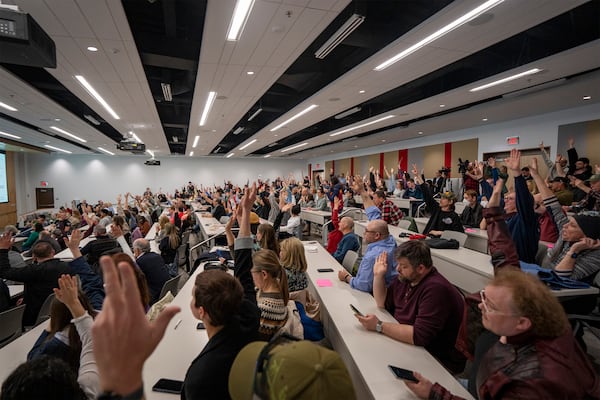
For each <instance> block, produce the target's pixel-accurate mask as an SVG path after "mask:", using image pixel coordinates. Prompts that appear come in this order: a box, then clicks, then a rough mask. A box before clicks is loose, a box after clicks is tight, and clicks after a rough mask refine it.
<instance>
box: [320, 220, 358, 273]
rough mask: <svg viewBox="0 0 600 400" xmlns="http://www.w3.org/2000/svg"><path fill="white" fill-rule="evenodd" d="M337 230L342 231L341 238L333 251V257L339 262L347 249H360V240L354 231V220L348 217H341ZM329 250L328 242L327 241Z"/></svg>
mask: <svg viewBox="0 0 600 400" xmlns="http://www.w3.org/2000/svg"><path fill="white" fill-rule="evenodd" d="M339 230H340V232H341V233H342V235H343V236H342V238H341V240H340V241H339V243H338V245H337V247H336V248H335V251H334V252H333V254H332V255H333V258H335V259H336V260H337V261H338V262H339V263H341V262H342V261H343V260H344V257H345V256H346V253H347V252H348V250H352V251H356V252H358V250H359V249H360V242H359V240H358V236H356V234H355V233H354V220H353V219H352V218H350V217H343V218H342V219H341V220H340V223H339ZM327 245H328V246H327V247H328V250H329V242H327Z"/></svg>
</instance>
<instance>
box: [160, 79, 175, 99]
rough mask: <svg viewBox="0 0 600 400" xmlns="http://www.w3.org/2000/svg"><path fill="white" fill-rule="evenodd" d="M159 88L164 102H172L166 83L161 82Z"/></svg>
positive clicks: (169, 86) (169, 89)
mask: <svg viewBox="0 0 600 400" xmlns="http://www.w3.org/2000/svg"><path fill="white" fill-rule="evenodd" d="M160 87H161V89H162V92H163V98H164V99H165V101H173V94H172V93H171V85H170V84H168V83H162V82H161V84H160Z"/></svg>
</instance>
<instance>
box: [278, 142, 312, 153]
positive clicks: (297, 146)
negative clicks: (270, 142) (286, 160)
mask: <svg viewBox="0 0 600 400" xmlns="http://www.w3.org/2000/svg"><path fill="white" fill-rule="evenodd" d="M307 144H308V142H304V143H300V144H297V145H295V146H292V147H288V148H287V149H283V150H281V152H282V153H285V152H286V151H290V150H294V149H297V148H300V147H302V146H306V145H307Z"/></svg>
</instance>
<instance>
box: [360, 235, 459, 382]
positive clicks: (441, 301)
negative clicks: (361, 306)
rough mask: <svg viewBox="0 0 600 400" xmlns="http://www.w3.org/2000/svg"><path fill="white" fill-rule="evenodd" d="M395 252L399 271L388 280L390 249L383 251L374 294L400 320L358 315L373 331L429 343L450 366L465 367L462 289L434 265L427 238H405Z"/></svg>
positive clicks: (437, 356)
mask: <svg viewBox="0 0 600 400" xmlns="http://www.w3.org/2000/svg"><path fill="white" fill-rule="evenodd" d="M394 257H395V259H396V261H397V262H398V272H399V275H398V279H395V280H394V281H393V282H392V284H391V285H389V286H388V285H387V283H386V281H385V275H386V273H387V270H388V266H387V254H386V253H385V252H384V253H382V254H380V255H379V257H377V261H376V262H375V266H374V268H373V269H374V280H373V297H375V301H376V302H377V306H378V307H381V308H385V309H386V310H387V311H388V312H389V313H390V314H392V315H393V316H394V318H395V319H396V320H397V321H398V322H399V324H397V323H391V322H383V321H380V320H379V319H378V318H377V317H376V316H375V315H372V314H369V315H366V316H364V317H361V316H359V315H356V318H358V320H359V321H360V323H361V324H362V325H363V326H364V327H365V328H366V329H368V330H370V331H376V332H378V333H380V334H383V335H386V336H389V337H391V338H393V339H396V340H399V341H401V342H405V343H409V344H415V345H417V346H423V347H425V349H427V351H429V352H430V353H431V354H432V355H433V356H434V357H436V358H437V359H438V360H439V361H440V362H441V363H442V364H443V365H444V366H445V367H446V368H448V369H449V370H450V371H452V372H454V373H458V372H462V370H463V368H464V366H465V358H464V356H463V355H462V354H461V353H459V352H458V350H456V349H455V347H454V345H455V343H456V338H457V336H458V330H459V328H460V324H461V321H462V318H463V311H464V300H463V297H462V295H461V294H460V293H459V292H458V290H457V289H456V288H455V287H454V286H453V285H452V284H451V283H450V282H448V280H447V279H446V278H444V277H443V276H442V274H440V273H439V272H438V271H437V269H436V268H435V267H434V266H433V261H432V259H431V251H430V250H429V246H427V244H426V243H425V242H423V241H418V240H411V241H408V242H405V243H402V244H401V245H399V246H398V248H397V249H396V251H395V254H394Z"/></svg>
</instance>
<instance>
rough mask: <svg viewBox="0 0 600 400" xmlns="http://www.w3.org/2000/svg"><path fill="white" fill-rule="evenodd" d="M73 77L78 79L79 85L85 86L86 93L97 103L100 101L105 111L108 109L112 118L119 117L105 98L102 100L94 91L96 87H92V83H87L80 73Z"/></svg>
mask: <svg viewBox="0 0 600 400" xmlns="http://www.w3.org/2000/svg"><path fill="white" fill-rule="evenodd" d="M75 79H77V80H78V81H79V83H80V84H81V86H83V87H84V88H85V90H87V91H88V93H89V94H90V95H91V96H92V97H93V98H94V99H96V101H97V102H98V103H100V105H101V106H102V107H104V109H105V110H106V111H108V113H109V114H110V115H111V116H112V117H113V118H114V119H120V118H119V116H118V115H117V113H116V112H115V111H114V110H113V109H112V108H111V106H109V105H108V103H107V102H106V100H104V99H103V98H102V96H100V94H99V93H98V92H97V91H96V89H94V88H93V87H92V85H90V84H89V82H88V81H87V80H86V79H85V78H84V77H83V76H81V75H75Z"/></svg>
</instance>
